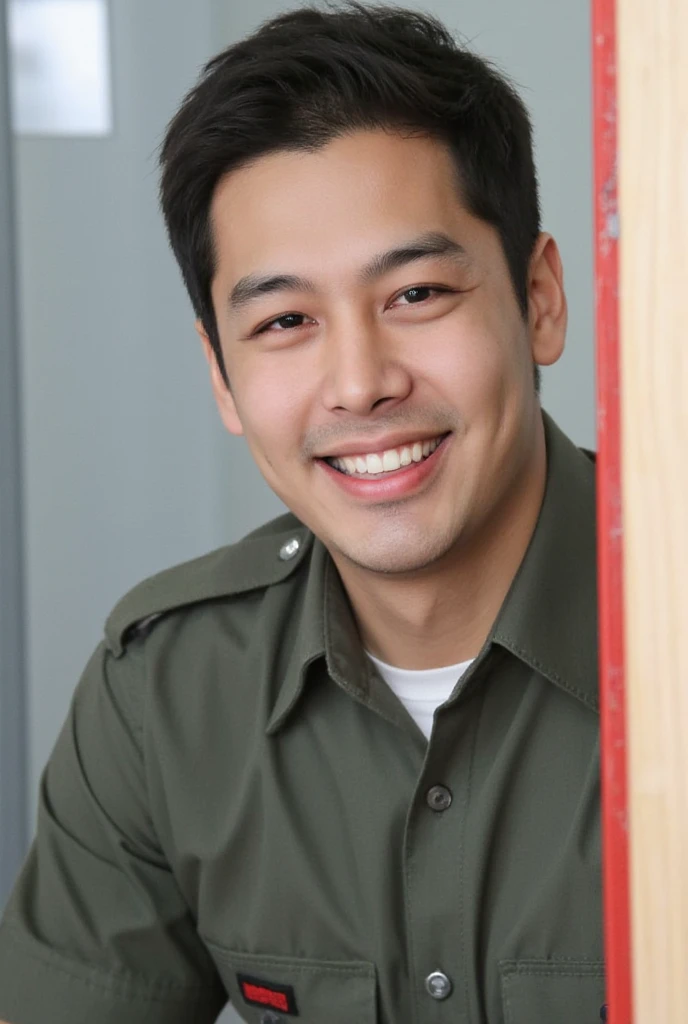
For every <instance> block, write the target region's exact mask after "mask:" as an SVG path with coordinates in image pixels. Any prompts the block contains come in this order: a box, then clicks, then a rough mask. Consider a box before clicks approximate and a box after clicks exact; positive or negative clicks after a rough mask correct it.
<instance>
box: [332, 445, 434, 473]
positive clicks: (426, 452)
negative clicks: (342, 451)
mask: <svg viewBox="0 0 688 1024" xmlns="http://www.w3.org/2000/svg"><path fill="white" fill-rule="evenodd" d="M446 437H447V434H440V435H439V436H438V437H434V438H430V439H426V440H423V441H414V442H410V443H408V444H404V445H399V446H398V447H397V448H388V449H387V450H386V451H383V452H371V453H370V454H361V455H343V456H341V457H328V458H327V459H325V461H326V462H327V463H328V464H329V465H330V466H332V467H333V468H334V469H336V470H338V471H339V472H340V473H344V474H345V475H346V476H353V477H359V478H370V477H373V478H378V479H379V478H381V477H385V476H387V475H388V474H389V473H396V472H398V471H399V470H400V469H404V468H405V467H407V466H411V465H413V463H419V462H424V461H425V459H428V458H429V457H430V456H431V455H432V454H433V452H434V451H435V450H436V449H437V448H438V447H439V446H440V444H442V442H443V441H444V439H445V438H446Z"/></svg>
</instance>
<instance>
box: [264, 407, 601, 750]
mask: <svg viewBox="0 0 688 1024" xmlns="http://www.w3.org/2000/svg"><path fill="white" fill-rule="evenodd" d="M543 420H544V425H545V439H546V445H547V483H546V487H545V495H544V499H543V504H542V508H541V510H540V515H539V517H538V522H537V525H536V527H535V531H534V533H533V537H532V539H531V542H530V545H529V547H528V550H527V552H526V554H525V557H524V559H523V561H522V563H521V566H520V568H519V570H518V572H517V574H516V576H515V578H514V581H513V583H512V585H511V589H510V590H509V593H508V594H507V597H506V599H505V601H504V604H503V605H502V608H501V610H500V612H499V615H498V616H497V619H496V621H495V623H494V626H493V627H492V630H491V632H490V635H489V637H488V640H487V644H486V647H487V646H490V645H491V644H497V645H499V646H501V647H503V648H504V649H505V650H507V651H509V652H511V654H513V655H515V656H516V657H517V658H519V659H520V660H521V661H523V662H525V663H526V664H528V665H529V666H530V667H531V668H533V669H534V670H535V671H537V672H539V673H540V674H541V675H543V676H545V678H547V679H548V680H549V681H550V682H552V683H554V684H555V685H556V686H559V687H561V688H562V689H564V690H566V691H567V692H568V693H570V694H571V695H572V696H574V697H576V698H578V699H579V700H581V701H582V702H583V703H584V704H586V705H587V706H588V707H590V708H593V709H595V710H597V708H598V694H597V593H596V571H595V569H596V535H595V468H594V457H591V455H590V454H589V453H587V454H586V453H584V452H583V451H581V450H580V449H579V448H577V447H576V446H575V445H574V444H573V442H572V441H570V440H569V439H568V438H567V437H566V435H565V434H564V433H563V432H562V431H561V430H560V429H559V427H557V425H556V424H555V423H554V421H553V420H552V419H551V418H550V417H549V416H548V415H547V413H543ZM302 571H303V572H304V573H305V574H306V580H305V583H304V587H303V590H302V592H301V596H300V600H299V601H298V602H296V604H295V611H294V614H295V616H296V622H294V626H293V636H294V643H293V647H292V650H291V655H290V657H289V660H288V665H287V670H286V672H285V676H284V682H283V684H282V686H281V688H280V690H279V693H278V696H277V700H276V702H275V705H274V707H273V710H272V713H271V715H270V719H269V722H268V726H267V732H268V733H269V734H273V733H275V732H277V731H278V729H279V728H280V727H281V725H282V724H283V722H284V721H285V720H286V718H287V717H288V715H289V714H290V712H291V711H292V709H293V708H294V707H295V706H296V704H297V702H298V700H299V698H300V696H301V694H302V693H303V690H304V687H305V685H306V679H307V675H308V670H309V668H310V666H311V665H312V664H313V663H314V662H315V661H317V660H319V659H322V658H324V659H325V661H326V664H327V670H328V674H329V675H330V677H331V678H332V679H334V680H335V682H336V683H338V684H339V685H340V686H341V687H342V688H343V689H345V690H346V691H347V692H349V693H350V694H351V696H353V697H355V698H356V699H357V700H360V701H362V702H363V703H365V704H373V703H374V704H375V706H376V708H377V709H378V710H379V711H381V712H382V713H383V714H385V715H386V716H387V717H389V718H390V719H392V720H398V719H399V705H398V701H396V699H395V698H394V697H393V695H392V694H391V691H390V692H389V694H388V693H387V689H388V688H387V687H385V686H384V684H382V685H380V680H379V678H378V676H377V673H376V672H375V671H374V670H373V669H372V666H371V663H370V661H369V660H368V658H367V657H366V655H365V652H364V650H363V647H362V645H361V641H360V637H359V633H358V628H357V626H356V622H355V619H354V616H353V612H352V610H351V606H350V604H349V601H348V598H347V596H346V593H345V590H344V587H343V586H342V583H341V580H340V578H339V574H338V573H337V570H336V568H335V566H334V563H333V562H332V559H331V558H330V556H329V554H328V552H327V550H326V548H325V547H324V546H323V544H322V543H321V542H320V541H319V540H317V538H314V541H313V545H312V549H311V553H310V558H309V559H304V564H303V567H302Z"/></svg>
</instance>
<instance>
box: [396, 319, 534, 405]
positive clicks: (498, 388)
mask: <svg viewBox="0 0 688 1024" xmlns="http://www.w3.org/2000/svg"><path fill="white" fill-rule="evenodd" d="M509 332H511V333H510V334H509ZM517 344H518V342H517V341H516V340H515V339H514V333H513V324H512V325H507V324H505V323H504V322H503V320H501V319H500V318H499V317H498V316H497V315H495V313H494V312H491V313H488V314H487V315H485V314H484V313H482V311H479V310H477V309H476V310H475V311H471V312H470V313H469V311H467V310H466V311H463V315H461V316H459V317H457V318H456V320H455V321H454V322H453V323H451V324H443V325H442V326H441V327H440V326H438V327H437V330H436V331H435V332H433V335H428V336H427V337H426V338H425V339H424V344H423V346H422V350H420V351H419V353H418V358H417V359H416V360H414V362H415V365H416V369H417V373H418V375H419V377H420V378H425V379H429V378H432V380H433V382H434V384H435V386H436V387H437V388H439V389H440V390H441V391H443V392H444V394H445V395H447V397H448V398H451V399H453V400H454V401H455V402H456V403H457V404H458V406H459V409H460V411H461V412H462V413H463V414H465V415H468V414H469V413H470V412H471V411H473V410H479V409H480V408H482V407H484V406H485V403H489V401H490V399H491V398H496V397H497V396H499V395H501V393H502V392H503V390H504V387H505V385H506V384H507V383H508V382H509V381H510V380H512V379H513V372H514V358H513V353H512V349H513V348H514V346H515V345H517Z"/></svg>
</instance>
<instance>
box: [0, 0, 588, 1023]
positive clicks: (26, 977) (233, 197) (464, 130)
mask: <svg viewBox="0 0 688 1024" xmlns="http://www.w3.org/2000/svg"><path fill="white" fill-rule="evenodd" d="M162 171H163V173H162V188H161V195H162V207H163V212H164V215H165V218H166V223H167V227H168V230H169V235H170V240H171V244H172V246H173V249H174V251H175V254H176V256H177V258H178V260H179V263H180V266H181V268H182V272H183V274H184V279H185V282H186V285H187V287H188V290H189V293H190V296H191V299H192V302H193V305H194V308H195V311H196V316H197V329H198V333H199V335H200V338H201V341H202V344H203V348H204V351H205V355H206V357H207V360H208V364H209V367H210V377H211V382H212V388H213V391H214V395H215V398H216V401H217V404H218V407H219V411H220V415H221V417H222V420H223V422H224V424H225V426H226V427H227V429H228V430H229V431H230V433H232V434H242V435H243V436H244V437H245V438H246V441H247V443H248V445H249V447H250V449H251V452H252V454H253V456H254V458H255V459H256V462H257V463H258V465H259V467H260V469H261V471H262V473H263V474H264V476H265V478H266V480H267V481H268V483H269V484H270V486H271V487H272V488H273V489H274V491H275V492H276V493H277V494H278V495H279V496H280V497H281V498H282V499H283V501H284V502H285V503H286V505H287V506H288V507H289V508H290V509H291V511H292V513H293V514H291V515H287V516H284V517H282V518H280V519H278V520H277V521H275V522H273V523H270V524H268V525H267V526H265V527H262V528H261V529H259V530H257V531H256V532H255V533H254V534H252V535H251V536H250V537H248V538H247V539H245V540H244V541H242V542H241V543H239V544H237V545H233V546H231V547H229V548H225V549H223V550H221V551H219V552H215V553H214V554H211V555H208V556H206V557H205V558H201V559H199V560H196V561H194V562H192V563H189V564H186V565H183V566H180V567H177V568H175V569H172V570H169V571H167V572H165V573H162V574H161V575H159V576H157V577H155V578H153V579H152V580H148V581H146V582H145V583H143V584H142V585H141V586H140V587H138V588H136V589H135V590H134V591H133V592H132V593H131V594H129V595H128V596H127V597H126V598H125V599H124V600H123V601H122V602H121V603H120V604H119V605H118V607H117V608H116V609H115V611H114V612H113V613H112V615H111V617H110V619H109V620H108V623H107V626H106V632H105V639H104V641H103V643H102V644H101V645H100V646H99V648H98V650H97V651H96V653H95V654H94V656H93V658H92V660H91V662H90V663H89V665H88V667H87V669H86V671H85V673H84V676H83V678H82V680H81V683H80V684H79V687H78V688H77V691H76V694H75V698H74V701H73V704H72V708H71V710H70V714H69V718H68V721H67V723H66V725H65V727H64V729H63V731H62V734H61V736H60V738H59V740H58V742H57V746H56V748H55V750H54V752H53V754H52V757H51V759H50V762H49V764H48V767H47V769H46V773H45V776H44V778H43V782H42V790H41V809H40V820H39V826H38V834H37V838H36V841H35V843H34V845H33V847H32V850H31V853H30V855H29V858H28V860H27V862H26V865H25V867H24V870H23V872H22V874H21V876H20V878H19V880H18V883H17V886H16V889H15V891H14V894H13V896H12V898H11V900H10V903H9V906H8V909H7V912H6V915H5V919H4V923H3V926H2V932H1V935H2V938H1V940H0V1015H3V1016H4V1017H5V1018H6V1019H7V1020H9V1021H11V1022H12V1024H44V1022H48V1021H49V1022H50V1024H73V1022H74V1021H76V1020H83V1021H88V1022H89V1024H95V1022H106V1024H109V1022H113V1024H114V1022H118V1024H119V1022H121V1021H126V1022H127V1024H138V1022H144V1021H145V1022H146V1024H153V1022H157V1021H159V1022H161V1024H163V1022H164V1024H173V1022H180V1024H181V1022H184V1024H187V1022H190V1021H194V1022H205V1021H212V1020H214V1019H215V1018H216V1016H217V1014H218V1012H219V1011H220V1008H221V1007H222V1005H223V1004H224V1003H225V1002H226V1000H227V998H229V999H230V1000H231V1001H232V1003H233V1005H234V1007H235V1008H236V1010H237V1012H238V1013H239V1015H240V1016H241V1017H242V1018H243V1019H245V1020H246V1021H262V1022H265V1024H269V1022H273V1024H275V1022H278V1021H287V1020H289V1019H290V1018H292V1017H293V1018H297V1017H298V1018H300V1019H301V1020H302V1021H303V1022H304V1024H311V1022H312V1024H323V1022H324V1021H329V1022H333V1021H334V1022H342V1024H345V1022H346V1024H352V1022H354V1021H356V1022H357V1024H364V1022H365V1024H367V1022H370V1024H372V1022H384V1024H426V1022H442V1021H447V1022H449V1021H451V1022H465V1024H469V1022H470V1024H487V1022H489V1024H552V1022H556V1024H583V1022H586V1021H590V1022H592V1021H595V1020H599V1019H600V1014H601V1012H602V1004H603V1001H604V978H603V973H604V972H603V963H602V939H601V907H600V838H599V806H598V799H599V798H598V719H597V681H596V667H597V666H596V662H597V655H596V618H595V600H596V595H595V523H594V519H595V508H594V465H593V461H592V459H591V457H590V456H589V455H588V454H586V453H583V452H581V451H579V450H578V449H577V448H575V447H574V445H573V444H572V443H571V442H570V441H569V440H568V439H567V438H566V437H565V436H564V435H563V434H562V433H561V432H560V431H559V429H558V428H557V427H556V425H555V424H554V423H553V422H552V420H551V419H550V418H549V417H547V416H546V415H545V414H543V412H542V410H541V407H540V402H539V397H538V389H539V367H540V366H546V365H550V364H552V363H553V362H555V361H556V360H557V359H558V358H559V356H560V354H561V352H562V349H563V346H564V337H565V330H566V300H565V296H564V289H563V284H562V268H561V261H560V258H559V254H558V250H557V247H556V244H555V242H554V240H553V239H552V237H551V236H550V235H547V234H545V233H543V232H541V230H540V224H539V210H538V198H537V184H536V177H535V171H534V168H533V160H532V149H531V132H530V125H529V121H528V116H527V113H526V111H525V110H524V107H523V105H522V103H521V101H520V99H519V98H518V96H517V95H516V94H515V92H514V91H513V89H512V88H511V86H510V85H509V84H508V83H507V82H506V81H505V80H504V79H503V78H501V77H500V76H499V75H498V74H497V73H496V72H495V71H494V70H493V69H492V68H491V67H490V66H489V65H487V64H486V63H484V62H483V61H482V60H480V59H478V58H477V57H476V56H474V55H472V54H470V53H468V52H466V51H464V50H462V49H459V48H458V47H457V46H456V45H455V43H454V42H453V41H452V39H451V38H450V36H449V34H448V33H447V32H446V31H445V30H444V29H443V28H442V26H441V25H440V24H438V23H437V22H436V21H434V20H433V19H431V18H429V17H425V16H422V15H420V14H416V13H411V12H409V11H404V10H401V9H399V10H397V9H391V8H385V7H379V8H372V7H371V8H365V7H362V6H360V5H357V4H348V5H346V6H343V7H340V8H337V9H332V10H329V11H328V12H326V13H323V12H320V11H317V10H315V9H311V8H304V9H301V10H297V11H293V12H291V13H288V14H285V15H282V16H281V17H279V18H277V19H275V20H274V21H272V22H270V23H268V24H267V25H265V26H264V27H263V28H262V29H261V30H260V31H258V32H257V33H256V34H255V35H254V36H252V37H251V38H249V39H247V40H244V41H243V42H241V43H239V44H237V45H235V46H233V47H231V48H230V49H228V50H227V51H225V52H224V53H222V54H220V55H219V56H218V57H217V58H215V59H214V60H213V61H211V62H210V64H209V65H208V67H207V68H206V70H205V72H204V74H203V76H202V77H201V80H200V81H199V83H198V84H197V86H196V88H195V89H194V90H193V91H192V92H191V93H190V95H189V96H188V97H187V98H186V100H185V102H184V104H183V105H182V107H181V109H180V111H179V112H178V114H177V115H176V117H175V118H174V119H173V121H172V123H171V125H170V127H169V130H168V134H167V136H166V139H165V143H164V146H163V150H162Z"/></svg>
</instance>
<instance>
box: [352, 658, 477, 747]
mask: <svg viewBox="0 0 688 1024" xmlns="http://www.w3.org/2000/svg"><path fill="white" fill-rule="evenodd" d="M366 654H367V655H368V657H369V658H370V660H371V661H372V663H373V665H375V667H376V669H377V670H378V672H379V673H380V675H381V676H382V678H383V679H384V681H385V682H386V683H387V685H388V686H389V688H390V690H392V692H393V693H395V694H396V695H397V697H398V698H399V700H400V701H401V703H402V704H403V705H404V707H405V708H406V710H407V711H408V713H409V714H410V715H411V717H412V718H413V720H414V721H415V722H416V724H417V725H418V727H419V728H420V729H421V731H422V732H423V734H424V735H425V736H426V737H427V739H430V735H431V733H432V724H433V720H434V716H435V711H436V710H437V708H438V707H439V706H440V705H441V704H444V702H445V701H446V700H448V699H449V696H450V695H451V693H452V690H453V689H454V687H455V686H456V684H457V682H458V681H459V679H461V677H462V676H463V675H464V674H465V673H466V672H467V670H468V669H469V668H470V667H471V665H472V664H473V662H474V660H475V659H474V658H470V659H469V660H468V661H461V662H459V663H458V664H456V665H445V666H443V667H442V668H430V669H408V668H397V667H396V665H388V664H387V663H386V662H384V661H380V659H379V658H376V657H375V656H374V655H372V654H370V652H368V651H366Z"/></svg>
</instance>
